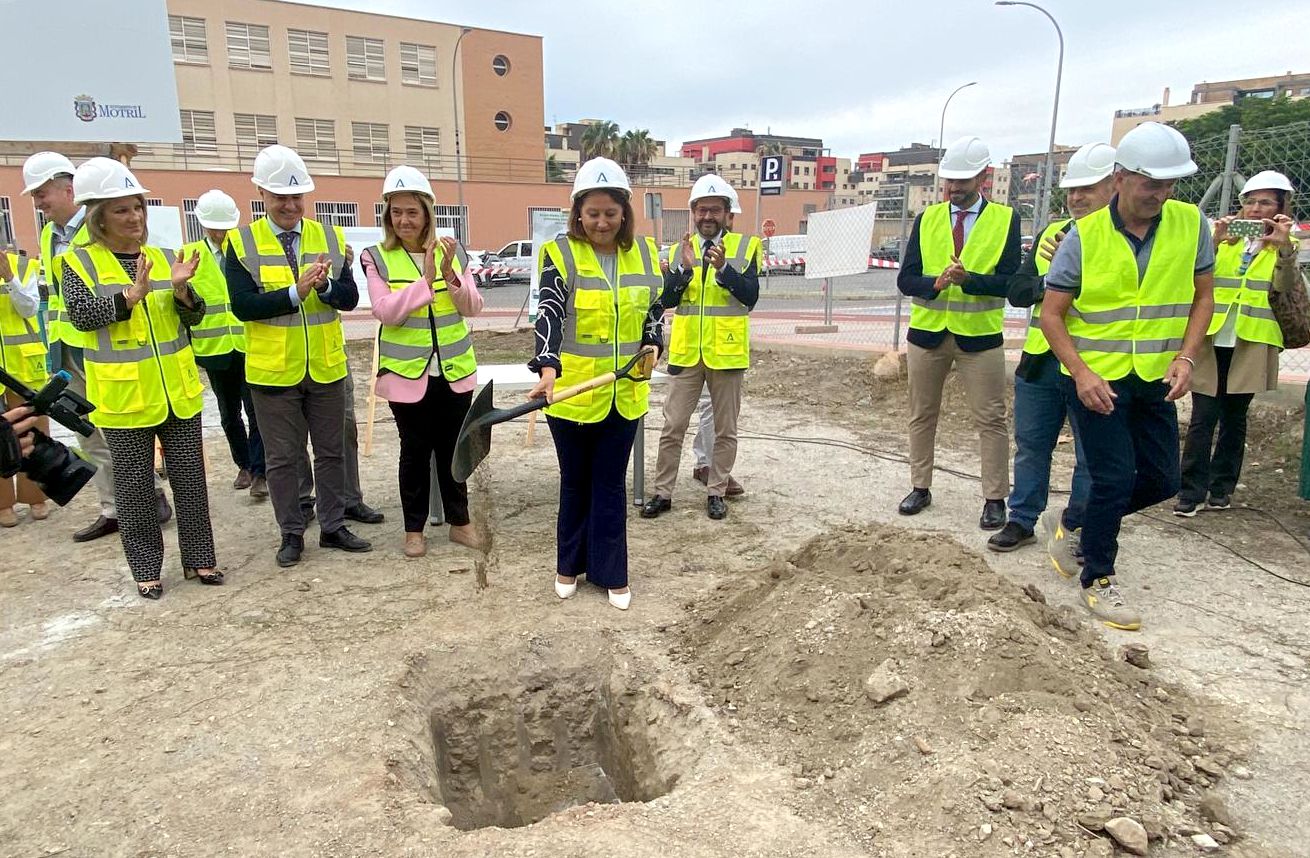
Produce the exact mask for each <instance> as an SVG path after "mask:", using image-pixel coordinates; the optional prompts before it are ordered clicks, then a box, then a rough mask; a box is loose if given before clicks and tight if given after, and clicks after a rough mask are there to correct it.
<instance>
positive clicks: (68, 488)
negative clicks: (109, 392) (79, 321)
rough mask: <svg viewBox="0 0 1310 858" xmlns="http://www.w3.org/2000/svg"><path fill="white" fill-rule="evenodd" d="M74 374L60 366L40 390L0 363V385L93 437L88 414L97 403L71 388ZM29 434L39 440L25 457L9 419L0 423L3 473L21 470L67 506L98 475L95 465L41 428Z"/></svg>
mask: <svg viewBox="0 0 1310 858" xmlns="http://www.w3.org/2000/svg"><path fill="white" fill-rule="evenodd" d="M72 380H73V379H72V376H70V375H69V374H68V373H67V372H64V371H62V370H61V371H59V372H57V373H55V374H54V375H52V376H51V377H50V380H49V381H47V382H46V383H45V386H44V387H42V388H41V390H40V391H35V390H32V389H31V388H30V387H28V386H27V385H25V384H23V383H22V382H21V381H19V380H18V379H16V378H14V377H13V376H12V375H10V374H9V373H7V372H5V371H4V370H3V369H0V385H2V386H4V387H7V388H8V389H10V390H12V391H13V392H14V393H16V394H17V395H18V396H19V397H20V398H21V399H22V400H23V404H24V405H26V406H28V407H30V408H31V409H32V410H33V411H34V412H36V413H37V414H44V415H45V416H47V417H49V418H50V419H51V420H54V421H55V422H56V423H59V424H61V425H63V426H66V427H67V428H68V429H70V430H71V431H73V432H76V433H77V434H79V435H82V436H83V437H89V436H90V435H91V433H92V432H94V431H95V427H94V426H93V425H91V421H89V420H87V419H86V415H88V414H90V413H91V412H92V411H94V410H95V406H94V405H92V404H91V403H90V402H87V401H86V399H84V398H83V397H81V396H78V395H77V394H76V393H74V392H73V391H71V390H69V389H68V383H69V382H70V381H72ZM0 424H3V421H0ZM31 434H32V436H33V438H34V439H35V446H34V448H33V450H32V454H31V455H30V456H27V457H26V458H24V457H22V455H21V454H20V453H19V447H18V439H17V438H16V437H14V433H13V432H12V431H10V429H9V427H8V426H7V425H0V477H3V478H8V477H12V476H13V475H14V474H16V473H18V472H19V471H22V472H23V473H24V474H27V476H28V478H29V479H31V480H32V482H34V483H36V484H37V486H38V487H39V488H40V489H41V491H42V492H44V493H45V495H46V497H48V498H50V500H52V501H54V502H55V503H57V504H59V505H60V506H66V505H67V504H68V502H69V501H71V500H72V499H73V498H74V497H76V496H77V493H78V492H79V491H81V490H82V487H83V486H85V485H86V484H87V483H88V482H89V481H90V480H91V478H92V477H93V476H95V472H96V466H95V464H94V463H92V462H88V461H87V460H86V459H83V458H82V457H81V456H78V455H75V454H74V453H73V451H71V450H69V449H68V447H66V446H64V445H63V444H61V443H59V442H58V441H56V440H55V439H53V438H51V437H50V436H49V435H46V434H45V433H44V432H42V431H40V430H39V429H33V430H32V432H31Z"/></svg>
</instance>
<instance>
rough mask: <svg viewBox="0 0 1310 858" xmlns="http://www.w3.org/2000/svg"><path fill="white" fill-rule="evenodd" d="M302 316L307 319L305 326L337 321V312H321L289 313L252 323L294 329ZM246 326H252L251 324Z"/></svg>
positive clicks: (255, 320) (256, 320)
mask: <svg viewBox="0 0 1310 858" xmlns="http://www.w3.org/2000/svg"><path fill="white" fill-rule="evenodd" d="M302 315H303V316H304V318H305V324H308V325H326V324H329V323H331V322H334V321H336V318H337V311H336V310H320V311H318V312H317V313H304V314H301V313H287V314H286V315H283V316H274V317H273V318H271V319H254V320H252V322H253V323H254V324H256V325H271V326H272V327H274V328H294V327H297V326H298V325H299V324H300V318H301V316H302ZM246 324H251V322H247V323H246Z"/></svg>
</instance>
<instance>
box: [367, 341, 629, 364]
mask: <svg viewBox="0 0 1310 858" xmlns="http://www.w3.org/2000/svg"><path fill="white" fill-rule="evenodd" d="M472 348H473V340H472V339H471V338H469V337H463V338H461V339H459V340H458V341H456V342H453V343H451V344H449V345H445V346H442V347H441V359H442V360H443V361H444V360H448V359H450V358H454V357H459V356H460V355H462V354H467V353H468V352H469V351H470V350H471V349H472ZM434 353H435V352H434V350H433V348H432V346H430V345H425V346H404V345H400V344H399V343H393V342H388V341H387V340H383V341H382V342H381V343H380V344H379V346H378V354H380V355H382V356H383V357H389V358H392V359H394V360H419V359H422V358H426V357H427V356H428V355H431V354H434ZM609 353H610V352H609V351H608V350H607V351H606V352H605V354H607V355H608V354H609Z"/></svg>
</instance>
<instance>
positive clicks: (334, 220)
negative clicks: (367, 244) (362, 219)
mask: <svg viewBox="0 0 1310 858" xmlns="http://www.w3.org/2000/svg"><path fill="white" fill-rule="evenodd" d="M314 220H316V221H318V222H319V223H321V224H323V225H324V226H359V203H348V202H332V201H326V202H315V203H314Z"/></svg>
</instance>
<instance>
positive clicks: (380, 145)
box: [350, 122, 391, 161]
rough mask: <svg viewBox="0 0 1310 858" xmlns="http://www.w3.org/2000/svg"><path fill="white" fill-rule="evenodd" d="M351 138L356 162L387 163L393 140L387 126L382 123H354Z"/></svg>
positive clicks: (351, 128)
mask: <svg viewBox="0 0 1310 858" xmlns="http://www.w3.org/2000/svg"><path fill="white" fill-rule="evenodd" d="M350 137H351V140H352V142H353V147H354V150H355V160H356V161H385V160H386V158H387V153H388V151H390V145H391V138H390V134H389V132H388V130H387V125H386V124H385V123H382V122H352V123H350Z"/></svg>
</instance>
